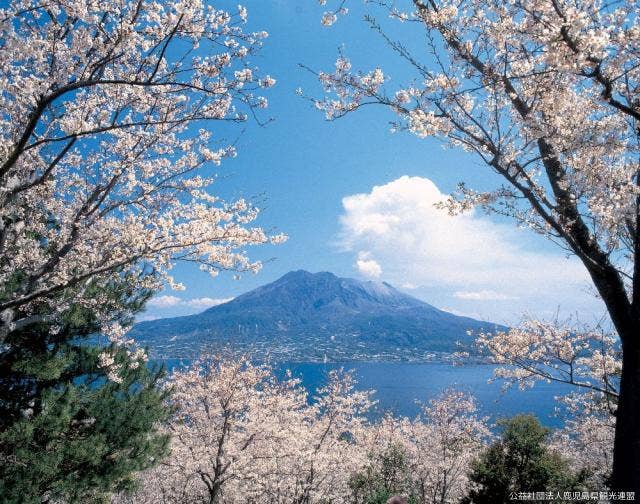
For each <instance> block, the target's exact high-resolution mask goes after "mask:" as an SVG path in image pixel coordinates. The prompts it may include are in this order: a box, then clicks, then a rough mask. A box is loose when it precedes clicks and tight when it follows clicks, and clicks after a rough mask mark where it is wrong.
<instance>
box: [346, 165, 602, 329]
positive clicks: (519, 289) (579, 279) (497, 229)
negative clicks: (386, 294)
mask: <svg viewBox="0 0 640 504" xmlns="http://www.w3.org/2000/svg"><path fill="white" fill-rule="evenodd" d="M446 196H447V195H445V194H443V193H442V192H440V190H439V189H438V187H437V186H436V185H435V184H434V183H433V182H432V181H431V180H429V179H427V178H423V177H409V176H403V177H400V178H398V179H396V180H393V181H391V182H389V183H387V184H384V185H380V186H374V187H373V188H372V189H371V191H370V192H368V193H362V194H354V195H350V196H346V197H345V198H344V199H343V200H342V204H343V214H342V216H341V217H340V225H341V232H340V244H341V246H342V247H343V248H344V249H345V250H347V251H350V252H353V253H354V254H355V255H356V258H357V260H356V266H357V269H358V270H359V271H360V273H361V274H363V275H364V276H372V275H371V274H370V273H371V271H372V268H371V267H370V266H369V263H371V264H374V263H375V264H376V265H377V269H376V271H380V272H382V271H384V275H382V278H384V279H385V280H388V281H390V282H393V283H395V284H398V285H412V286H416V287H419V288H422V290H423V291H424V292H425V293H427V295H428V297H429V299H434V297H433V293H434V292H437V293H438V295H439V296H441V298H439V299H437V302H438V303H439V304H440V306H446V307H449V308H452V309H457V310H460V309H462V310H463V311H464V310H466V311H467V312H469V310H474V309H477V308H478V309H480V310H489V311H485V312H483V313H482V314H483V315H486V316H488V317H491V318H493V319H494V320H495V319H496V317H498V318H497V319H498V320H500V319H501V318H502V319H503V320H504V319H505V318H509V315H505V311H504V310H501V309H500V308H499V307H497V304H504V305H505V306H508V308H506V309H507V310H509V313H510V314H511V316H516V317H517V316H519V315H518V314H517V313H516V311H517V310H522V311H524V310H528V311H529V312H530V311H531V308H532V307H538V308H541V310H542V311H545V312H550V311H554V310H556V309H557V308H558V307H559V306H560V307H561V308H562V309H565V310H567V311H576V310H578V311H580V310H583V309H584V310H587V311H593V310H594V308H595V309H597V307H599V301H597V300H595V299H594V298H593V296H592V295H591V294H589V293H587V292H586V286H587V285H588V278H587V273H586V270H585V269H584V267H583V266H582V264H580V263H579V262H578V261H577V260H576V259H575V258H567V257H565V256H564V255H563V254H562V253H559V252H555V251H546V250H545V249H544V248H541V247H540V246H536V247H531V243H533V240H534V239H535V238H533V237H532V236H531V233H527V232H526V231H524V230H519V229H518V228H517V227H515V226H514V225H511V224H502V223H497V222H496V221H494V220H492V219H490V218H489V217H487V216H484V215H480V214H479V213H478V212H475V211H471V212H469V213H465V214H463V215H457V216H451V215H449V214H448V213H447V212H446V211H445V210H441V209H439V208H437V207H436V204H437V203H438V202H441V201H443V200H444V199H445V198H446ZM538 245H539V244H538ZM363 258H364V259H363ZM378 276H379V275H378ZM418 293H420V292H418ZM488 303H491V306H490V305H489V304H488ZM506 303H508V305H506ZM511 312H513V313H511Z"/></svg>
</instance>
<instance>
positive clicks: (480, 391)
mask: <svg viewBox="0 0 640 504" xmlns="http://www.w3.org/2000/svg"><path fill="white" fill-rule="evenodd" d="M166 364H167V367H168V368H169V370H172V369H175V368H176V367H181V366H183V365H185V364H186V363H185V361H176V360H168V361H166ZM339 368H344V369H347V370H351V371H353V373H354V375H355V377H356V379H357V381H358V385H357V387H358V388H359V389H362V390H365V389H374V390H375V391H376V393H375V395H374V398H375V399H376V400H377V401H378V405H377V409H376V411H375V412H374V416H379V415H382V414H383V413H384V412H385V411H392V412H393V413H395V414H396V415H405V416H409V417H412V416H415V415H416V414H417V413H418V411H419V409H420V405H419V404H418V402H426V401H428V400H429V399H432V398H434V397H436V396H437V395H438V394H440V393H441V392H442V391H443V390H446V389H448V388H452V387H453V388H456V389H458V390H463V391H465V392H468V393H471V394H473V395H474V396H475V397H476V399H477V402H478V407H479V410H480V413H481V414H482V415H483V416H484V415H487V416H489V417H490V420H491V421H495V420H496V419H498V418H500V417H506V416H512V415H515V414H518V413H533V414H535V415H536V416H537V417H538V418H539V419H540V421H541V422H542V423H543V424H545V425H548V426H550V427H556V426H559V425H561V424H562V418H561V416H558V414H557V412H556V408H557V406H558V404H557V402H556V401H555V400H554V397H555V396H557V395H563V394H565V393H567V392H569V391H571V390H572V389H571V387H569V386H568V385H564V384H558V383H551V384H547V383H538V384H536V386H535V387H534V388H532V389H527V390H524V391H521V390H518V389H517V388H514V389H510V390H508V391H507V392H503V391H502V389H501V383H499V382H495V383H487V381H488V380H489V378H491V376H492V373H493V369H494V368H493V366H490V365H486V364H469V365H463V366H453V365H451V364H449V363H442V362H430V363H403V362H352V363H341V364H334V363H327V364H323V363H317V362H289V363H282V364H279V365H277V366H276V373H277V374H278V375H279V376H281V377H282V376H284V374H285V372H286V370H291V372H292V373H293V375H294V376H295V377H299V378H301V379H302V383H303V385H304V386H305V387H306V388H307V389H308V390H310V391H312V392H313V391H315V390H317V389H318V388H319V387H321V386H322V385H324V384H325V383H326V380H327V376H328V373H329V371H331V370H333V369H339Z"/></svg>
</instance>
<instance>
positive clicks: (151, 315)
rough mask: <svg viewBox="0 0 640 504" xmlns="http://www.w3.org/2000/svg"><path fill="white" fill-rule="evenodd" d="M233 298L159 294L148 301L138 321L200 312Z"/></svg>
mask: <svg viewBox="0 0 640 504" xmlns="http://www.w3.org/2000/svg"><path fill="white" fill-rule="evenodd" d="M232 299H233V298H232V297H230V298H210V297H201V298H192V299H182V298H179V297H177V296H171V295H164V296H157V297H154V298H152V299H150V300H149V302H148V303H147V311H146V312H145V313H144V314H143V315H140V317H138V321H143V320H155V319H158V318H163V317H179V316H184V315H191V314H194V313H200V312H202V311H204V310H206V309H207V308H211V307H212V306H218V305H220V304H223V303H227V302H229V301H231V300H232Z"/></svg>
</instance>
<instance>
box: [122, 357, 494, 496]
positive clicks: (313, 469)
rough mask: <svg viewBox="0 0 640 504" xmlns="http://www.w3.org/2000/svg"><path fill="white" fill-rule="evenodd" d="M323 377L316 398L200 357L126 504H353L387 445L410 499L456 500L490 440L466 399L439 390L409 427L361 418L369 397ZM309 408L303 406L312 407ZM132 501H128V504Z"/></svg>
mask: <svg viewBox="0 0 640 504" xmlns="http://www.w3.org/2000/svg"><path fill="white" fill-rule="evenodd" d="M354 385H355V383H354V380H353V377H352V376H351V375H350V374H349V373H345V372H342V371H334V372H331V373H330V375H329V377H328V382H327V384H326V385H325V386H324V387H323V388H321V389H320V390H318V392H317V395H316V396H314V397H313V398H309V397H308V392H307V391H306V390H305V389H304V388H303V387H302V386H301V385H300V382H299V381H298V380H297V379H295V378H293V377H291V376H290V375H287V376H285V377H284V378H283V379H281V380H278V379H276V378H275V376H274V374H273V372H272V370H271V369H270V368H269V367H267V366H264V365H257V364H253V363H251V362H250V361H249V360H248V359H246V358H220V357H215V358H207V359H205V360H201V361H199V362H198V363H196V364H195V365H194V366H193V367H191V368H190V369H187V370H185V371H179V372H176V373H175V374H174V375H173V376H172V378H171V379H170V381H169V382H168V384H167V386H168V387H170V388H171V390H172V391H173V395H172V401H173V406H174V408H175V415H174V417H173V419H172V420H171V421H170V423H169V424H168V425H167V426H166V431H167V433H168V434H170V435H171V454H170V455H169V457H168V459H167V460H166V461H164V462H163V463H162V464H161V465H160V466H159V467H158V468H156V469H152V470H150V471H148V472H146V473H144V474H142V475H141V477H140V484H141V488H140V490H139V491H138V492H137V493H136V494H134V495H133V496H132V497H126V496H122V499H131V501H132V502H134V503H146V502H167V503H171V502H175V503H179V502H194V501H199V502H200V501H213V502H227V503H236V502H237V503H240V502H243V503H244V502H252V503H282V504H285V503H291V502H308V503H313V502H318V503H319V502H335V503H347V502H354V501H353V498H352V497H353V496H352V490H353V488H352V481H353V478H354V477H355V476H356V475H358V474H365V473H367V472H371V471H376V470H380V468H379V467H378V465H379V463H380V460H381V456H382V455H383V454H384V452H385V451H386V450H388V449H389V448H390V447H395V448H396V449H398V448H399V449H400V450H401V451H402V453H403V456H404V457H405V458H406V460H407V475H409V479H408V481H407V487H406V489H407V491H408V492H412V493H414V494H415V495H419V498H420V499H421V500H420V502H425V503H426V502H441V500H439V499H444V502H455V501H457V499H459V498H460V497H461V496H462V495H463V494H464V492H465V491H466V489H467V485H468V480H467V472H468V470H469V467H470V465H469V464H470V463H471V460H472V459H473V458H474V457H475V456H476V455H477V453H478V450H479V449H481V448H482V446H484V443H485V442H487V441H488V440H489V439H490V437H491V436H490V433H489V430H488V428H487V426H486V419H483V418H480V417H479V416H478V415H477V413H476V407H475V403H474V401H473V399H472V398H471V397H469V396H467V395H465V394H463V393H460V392H456V391H448V392H445V393H444V394H443V395H442V396H441V397H439V398H437V399H434V400H432V401H430V402H429V403H428V404H426V405H425V406H424V407H423V409H422V412H421V414H420V415H419V416H418V417H417V418H415V419H408V418H396V417H392V416H390V415H386V416H385V417H383V418H382V419H381V420H379V421H372V420H369V419H368V418H367V416H366V413H367V412H368V411H369V410H370V409H371V408H372V406H373V405H374V404H373V402H372V400H371V392H363V391H357V390H356V389H355V388H354ZM310 399H311V400H310ZM127 502H129V501H127Z"/></svg>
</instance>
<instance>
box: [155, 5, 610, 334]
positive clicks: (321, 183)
mask: <svg viewBox="0 0 640 504" xmlns="http://www.w3.org/2000/svg"><path fill="white" fill-rule="evenodd" d="M360 4H361V2H353V4H352V5H351V9H352V12H351V13H350V15H349V16H346V17H341V18H340V20H339V22H338V23H336V24H335V25H334V26H332V27H330V28H328V29H327V28H323V27H322V26H321V24H320V17H321V15H322V12H323V8H322V7H320V6H318V3H317V2H315V1H312V0H251V1H248V2H244V5H246V7H247V8H248V10H249V26H248V29H251V30H263V29H264V30H266V31H268V32H269V34H270V35H269V38H268V39H266V41H265V44H264V48H263V50H262V52H261V53H260V54H259V55H258V56H257V57H254V58H253V60H252V63H253V64H254V65H255V66H257V67H259V68H260V69H261V71H262V72H263V73H268V74H270V75H271V76H273V77H274V78H276V79H277V85H276V86H275V87H274V88H273V89H272V90H270V92H269V93H268V95H267V96H268V98H269V102H270V106H269V109H268V110H267V112H266V115H267V116H269V117H273V119H274V121H273V122H271V123H269V124H268V125H267V126H265V127H260V126H259V125H257V124H255V123H249V124H247V125H246V127H245V128H244V133H243V134H242V135H241V136H240V138H239V140H238V143H237V147H238V157H237V158H235V159H233V160H229V161H226V162H224V163H223V165H222V167H221V168H220V169H219V171H218V173H219V175H220V180H219V182H218V183H217V185H216V187H215V191H216V192H217V194H219V195H221V196H223V197H225V198H226V199H233V198H236V197H255V198H258V200H261V201H262V204H261V206H262V208H263V209H264V210H263V213H262V215H261V217H260V219H259V222H258V223H259V225H261V226H262V227H264V228H267V229H273V230H277V231H282V232H285V233H286V234H288V235H289V241H288V242H287V243H285V244H283V245H278V246H263V247H256V248H253V249H250V250H248V252H249V255H250V257H251V258H253V259H262V260H265V261H266V262H265V264H264V268H263V270H262V271H261V272H260V273H259V274H258V275H255V276H254V275H251V274H248V275H243V276H242V278H241V279H240V280H233V278H232V276H233V275H232V274H221V275H220V276H219V277H217V278H215V279H212V278H210V277H209V276H208V275H207V274H205V273H202V272H200V271H199V270H197V269H196V268H193V267H190V266H185V265H179V266H177V267H176V269H175V277H176V279H177V280H179V281H181V282H182V283H184V284H185V285H186V287H187V290H186V291H184V292H162V293H160V294H159V298H158V299H156V300H155V301H152V302H151V303H150V306H149V307H148V310H147V313H146V314H145V315H144V317H145V318H155V317H161V316H174V315H181V314H187V313H194V312H197V311H201V310H202V309H204V308H206V306H208V305H210V304H212V303H215V302H219V301H220V300H225V299H229V298H232V297H234V296H237V295H238V294H241V293H243V292H246V291H248V290H250V289H253V288H255V287H257V286H259V285H262V284H264V283H267V282H270V281H273V280H275V279H276V278H278V277H280V276H281V275H283V274H284V273H286V272H288V271H290V270H295V269H306V270H309V271H313V272H316V271H331V272H334V273H336V274H337V275H339V276H349V277H355V278H361V279H372V280H377V281H388V282H390V283H392V284H393V285H395V286H397V287H398V288H401V289H402V290H404V291H406V292H408V293H410V294H412V295H414V296H416V297H419V298H421V299H423V300H425V301H427V302H429V303H431V304H434V305H435V306H437V307H439V308H443V309H447V310H449V311H453V312H455V313H463V314H467V315H471V316H476V317H479V318H483V319H488V320H492V321H495V322H507V323H513V322H515V321H517V320H518V319H520V318H521V316H522V315H524V314H529V315H534V316H540V317H551V316H553V315H554V313H555V312H556V311H558V310H559V311H560V313H561V315H563V316H566V315H570V314H578V315H579V317H580V319H581V320H582V321H584V322H591V321H593V320H594V319H595V320H597V319H599V318H600V317H601V316H602V314H603V313H604V310H603V308H602V306H601V304H600V302H599V301H598V300H596V299H595V298H594V296H593V293H592V292H590V290H589V287H588V282H587V281H586V275H585V272H584V270H583V269H582V266H581V265H579V264H578V263H577V261H576V260H575V259H567V258H566V257H565V255H564V254H563V252H562V251H561V250H560V249H558V248H557V247H556V246H554V245H553V244H550V243H548V242H547V241H546V240H545V239H544V238H542V237H539V236H535V235H533V233H531V232H528V231H524V230H518V229H517V228H516V227H515V226H514V225H512V224H510V223H508V222H505V221H504V220H498V219H496V218H490V217H487V216H484V215H480V214H474V215H470V216H466V217H464V218H462V220H457V221H455V222H454V221H448V220H447V219H454V218H449V217H447V216H444V215H440V214H437V213H436V212H435V210H434V209H433V207H432V201H435V199H437V198H438V197H439V195H442V194H446V193H448V192H451V191H453V190H455V187H456V184H457V183H458V182H459V181H465V182H466V183H467V184H468V185H469V186H470V187H473V188H476V189H480V190H482V189H489V188H492V187H493V186H494V185H495V183H496V181H497V178H496V176H495V175H493V174H492V173H491V172H490V171H489V169H488V168H487V167H486V166H484V165H482V164H480V162H479V161H478V160H476V159H475V158H474V157H472V156H471V155H468V154H465V153H462V152H460V151H455V150H449V149H443V148H442V147H441V146H440V144H439V143H438V142H437V141H435V140H433V139H419V138H417V137H414V136H412V135H410V134H408V133H391V132H390V125H389V122H390V121H391V120H393V116H392V114H391V113H390V112H389V111H387V110H384V109H383V108H378V107H369V108H368V109H363V110H362V111H360V112H358V113H356V114H353V115H351V116H348V117H345V118H343V119H340V120H338V121H334V122H327V121H325V120H324V117H323V115H322V114H321V113H319V112H318V111H316V110H315V109H314V108H313V107H312V105H311V104H310V103H309V102H308V101H305V100H304V99H302V98H300V97H298V96H296V93H295V90H296V88H298V87H301V88H303V89H304V91H305V92H306V93H307V94H311V95H319V94H320V92H321V90H320V88H319V86H318V84H317V82H316V81H315V79H314V77H313V75H311V74H310V73H308V72H307V71H305V70H304V69H302V68H300V67H299V66H298V65H299V63H303V64H305V65H308V66H309V67H312V68H315V69H325V70H329V69H331V68H332V67H333V63H334V62H335V59H336V56H337V52H338V49H339V47H341V46H342V47H343V50H344V52H345V53H346V55H347V56H348V57H349V58H350V59H351V60H352V62H353V66H354V68H361V69H363V70H365V69H373V68H375V67H376V66H380V67H382V68H383V70H384V71H385V74H387V75H389V76H390V78H391V84H392V85H397V84H399V83H402V82H408V81H409V80H410V79H411V78H412V77H413V76H412V75H411V74H410V73H408V72H407V68H405V66H404V65H403V64H402V63H401V62H399V61H398V59H397V57H396V56H395V55H394V54H393V53H392V52H391V50H390V49H389V48H388V47H386V45H385V43H384V42H383V41H382V40H381V39H380V37H378V36H376V34H375V33H373V32H372V31H371V30H370V29H369V28H368V27H367V26H366V25H365V24H364V23H363V22H362V14H363V13H362V12H361V11H360V9H362V6H361V5H360ZM216 6H217V7H226V8H229V9H235V3H231V2H223V3H217V4H216ZM380 16H381V18H384V14H383V13H380ZM389 26H391V27H393V28H392V31H391V35H392V36H395V35H402V36H403V37H404V38H405V39H406V40H408V43H409V45H412V46H413V47H414V48H415V49H416V50H417V51H419V50H420V46H421V32H420V31H419V30H416V31H413V30H414V28H413V27H412V26H410V25H409V24H402V25H400V24H398V23H391V24H390V25H389ZM398 30H401V31H398ZM214 126H215V125H214ZM214 131H215V130H214ZM374 188H375V189H374ZM355 195H359V196H355ZM345 198H346V199H345ZM455 219H457V218H455ZM375 223H378V227H376V225H374V224H375ZM380 226H382V227H380ZM270 259H273V260H270Z"/></svg>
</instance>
